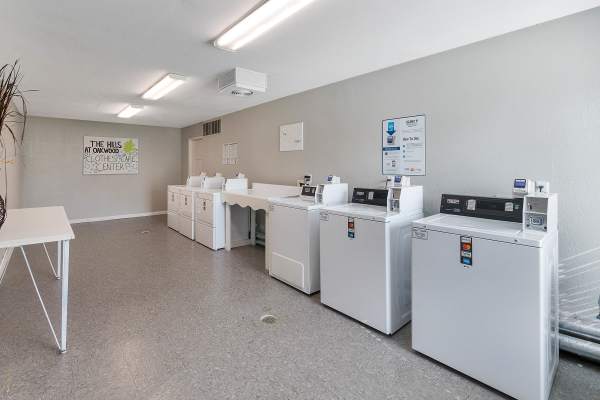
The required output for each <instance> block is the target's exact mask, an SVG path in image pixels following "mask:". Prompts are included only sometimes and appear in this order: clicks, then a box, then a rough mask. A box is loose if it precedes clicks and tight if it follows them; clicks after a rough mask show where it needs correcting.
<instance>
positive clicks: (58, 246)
mask: <svg viewBox="0 0 600 400" xmlns="http://www.w3.org/2000/svg"><path fill="white" fill-rule="evenodd" d="M56 269H57V270H58V271H56V272H58V279H60V277H61V275H62V243H61V242H56Z"/></svg>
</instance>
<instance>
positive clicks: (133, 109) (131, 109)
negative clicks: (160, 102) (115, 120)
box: [117, 104, 144, 118]
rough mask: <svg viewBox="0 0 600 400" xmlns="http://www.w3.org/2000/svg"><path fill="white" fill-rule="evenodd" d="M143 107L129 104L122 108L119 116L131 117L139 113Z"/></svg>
mask: <svg viewBox="0 0 600 400" xmlns="http://www.w3.org/2000/svg"><path fill="white" fill-rule="evenodd" d="M143 109H144V106H136V105H132V104H129V105H127V107H125V108H124V109H122V110H121V112H120V113H118V114H117V117H119V118H131V117H133V116H134V115H135V114H137V113H139V112H140V111H142V110H143Z"/></svg>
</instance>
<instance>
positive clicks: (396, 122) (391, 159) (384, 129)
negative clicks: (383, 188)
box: [381, 115, 426, 176]
mask: <svg viewBox="0 0 600 400" xmlns="http://www.w3.org/2000/svg"><path fill="white" fill-rule="evenodd" d="M425 153H426V152H425V115H415V116H411V117H403V118H392V119H385V120H383V122H382V124H381V172H382V173H383V175H405V176H423V175H425V172H426V169H425Z"/></svg>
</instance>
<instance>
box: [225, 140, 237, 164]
mask: <svg viewBox="0 0 600 400" xmlns="http://www.w3.org/2000/svg"><path fill="white" fill-rule="evenodd" d="M237 163H238V144H237V143H225V144H224V145H223V165H235V164H237Z"/></svg>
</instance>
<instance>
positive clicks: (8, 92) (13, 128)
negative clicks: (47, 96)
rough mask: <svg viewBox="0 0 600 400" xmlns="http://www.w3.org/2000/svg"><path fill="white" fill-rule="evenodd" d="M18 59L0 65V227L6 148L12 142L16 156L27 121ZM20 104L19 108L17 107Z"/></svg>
mask: <svg viewBox="0 0 600 400" xmlns="http://www.w3.org/2000/svg"><path fill="white" fill-rule="evenodd" d="M21 78H22V75H21V71H20V68H19V61H18V60H17V61H15V62H14V63H12V64H4V65H3V66H2V67H0V151H1V152H2V155H0V156H1V157H2V165H0V168H1V173H2V174H3V175H4V176H3V177H1V179H3V180H4V193H0V228H1V227H2V225H3V224H4V220H5V219H6V207H7V201H8V181H7V180H8V175H7V172H6V167H7V165H8V162H9V161H8V157H7V156H9V155H8V154H7V148H8V145H9V144H11V142H12V145H13V146H12V147H13V149H14V154H11V155H10V156H11V157H12V156H14V157H16V155H17V154H16V153H17V147H18V146H19V145H21V144H22V143H23V136H24V134H25V123H26V121H27V104H26V102H25V97H24V96H23V92H22V91H21V90H20V89H19V84H20V83H21ZM18 106H20V110H19V107H18Z"/></svg>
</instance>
